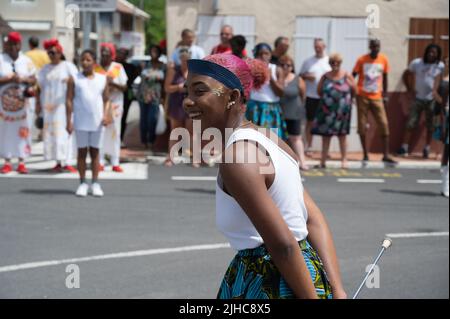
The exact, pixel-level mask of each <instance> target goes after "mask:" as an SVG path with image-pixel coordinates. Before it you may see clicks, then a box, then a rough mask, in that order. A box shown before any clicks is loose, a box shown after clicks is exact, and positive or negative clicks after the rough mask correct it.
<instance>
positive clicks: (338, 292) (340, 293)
mask: <svg viewBox="0 0 450 319" xmlns="http://www.w3.org/2000/svg"><path fill="white" fill-rule="evenodd" d="M332 293H333V299H348V296H347V293H346V292H345V291H344V290H342V289H339V290H336V291H335V290H333V292H332Z"/></svg>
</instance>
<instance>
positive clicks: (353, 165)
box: [131, 156, 441, 170]
mask: <svg viewBox="0 0 450 319" xmlns="http://www.w3.org/2000/svg"><path fill="white" fill-rule="evenodd" d="M165 160H166V157H165V156H147V159H146V162H147V163H149V164H154V165H163V164H164V161H165ZM187 160H188V159H187V158H182V157H179V158H176V159H175V162H176V163H177V164H179V163H186V161H187ZM131 161H136V159H134V160H131ZM319 163H320V162H319V161H307V162H306V164H308V166H309V167H311V169H314V166H316V165H319ZM327 168H331V169H341V162H340V161H328V162H327ZM364 168H366V169H433V170H435V169H436V170H437V169H440V168H441V163H440V162H439V161H433V162H431V161H429V162H420V161H408V162H400V163H398V165H395V166H393V165H387V164H384V163H383V162H375V161H374V162H369V163H367V165H365V164H363V163H362V162H360V161H349V162H348V169H364Z"/></svg>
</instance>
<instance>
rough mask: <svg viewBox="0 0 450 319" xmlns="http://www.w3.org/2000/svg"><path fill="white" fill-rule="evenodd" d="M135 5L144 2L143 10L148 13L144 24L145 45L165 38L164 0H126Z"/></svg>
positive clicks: (156, 42) (138, 5)
mask: <svg viewBox="0 0 450 319" xmlns="http://www.w3.org/2000/svg"><path fill="white" fill-rule="evenodd" d="M128 1H129V2H131V3H132V4H134V5H135V6H137V7H140V4H141V2H143V3H144V8H143V10H144V11H145V12H147V13H148V14H150V16H151V18H150V20H149V21H147V23H146V26H145V36H146V43H147V46H149V45H151V44H158V43H159V41H161V40H163V39H165V38H166V0H144V1H141V0H128Z"/></svg>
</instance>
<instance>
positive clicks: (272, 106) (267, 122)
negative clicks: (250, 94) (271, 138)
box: [245, 100, 287, 140]
mask: <svg viewBox="0 0 450 319" xmlns="http://www.w3.org/2000/svg"><path fill="white" fill-rule="evenodd" d="M245 116H246V118H247V120H249V121H251V122H253V124H255V125H258V126H261V127H265V128H271V129H278V131H277V134H278V136H279V137H280V138H282V139H283V140H286V138H287V127H286V122H285V121H284V119H283V111H282V109H281V106H280V103H278V102H276V103H268V102H259V101H254V100H250V101H248V103H247V112H246V114H245Z"/></svg>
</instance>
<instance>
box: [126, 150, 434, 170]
mask: <svg viewBox="0 0 450 319" xmlns="http://www.w3.org/2000/svg"><path fill="white" fill-rule="evenodd" d="M166 156H167V154H164V153H155V154H154V153H153V152H151V151H149V150H143V149H122V150H121V161H122V162H139V163H150V164H155V165H162V164H163V163H164V161H165V159H166ZM320 156H321V154H320V152H312V154H311V156H310V157H307V164H308V165H309V167H311V168H314V166H316V165H319V161H320ZM347 157H348V168H349V169H360V168H363V167H365V168H372V169H382V168H387V167H389V168H393V167H395V168H401V169H439V168H440V167H441V163H440V160H439V159H437V155H436V154H430V159H427V160H425V159H423V158H422V155H421V154H419V153H418V154H411V155H409V156H408V157H407V158H403V157H394V159H395V160H396V161H398V165H396V166H391V165H385V164H384V163H383V162H382V161H381V159H382V157H383V156H382V154H374V153H371V154H369V158H370V162H369V163H367V165H364V166H363V163H362V158H363V154H362V153H361V152H353V153H348V156H347ZM339 159H340V154H339V153H330V159H329V160H328V161H327V168H341V162H340V160H339ZM187 160H188V159H187V158H182V157H179V158H176V159H175V162H183V161H187Z"/></svg>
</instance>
